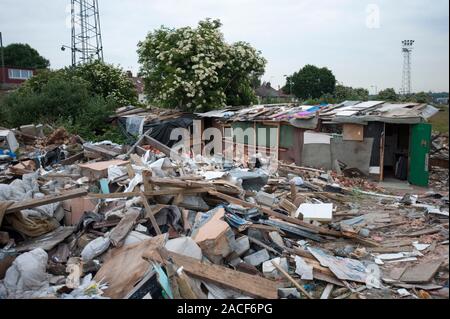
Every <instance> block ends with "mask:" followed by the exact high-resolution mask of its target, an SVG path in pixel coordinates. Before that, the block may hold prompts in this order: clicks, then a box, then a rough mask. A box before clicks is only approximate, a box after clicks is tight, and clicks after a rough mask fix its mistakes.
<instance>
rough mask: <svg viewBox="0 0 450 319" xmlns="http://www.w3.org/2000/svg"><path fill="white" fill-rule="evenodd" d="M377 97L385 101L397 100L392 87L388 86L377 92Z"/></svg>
mask: <svg viewBox="0 0 450 319" xmlns="http://www.w3.org/2000/svg"><path fill="white" fill-rule="evenodd" d="M377 99H378V100H380V101H386V102H397V101H398V100H399V96H398V94H397V93H396V92H395V90H394V89H392V88H389V89H385V90H382V91H380V92H378V97H377Z"/></svg>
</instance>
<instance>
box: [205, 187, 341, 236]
mask: <svg viewBox="0 0 450 319" xmlns="http://www.w3.org/2000/svg"><path fill="white" fill-rule="evenodd" d="M208 193H209V194H210V195H212V196H216V197H218V198H221V199H223V200H226V201H227V202H229V203H232V204H237V205H240V206H242V207H246V208H258V209H259V210H261V211H262V212H264V213H265V214H267V215H269V216H272V217H276V218H278V219H281V220H284V221H286V222H288V223H291V224H295V225H298V226H302V227H305V228H307V229H308V230H310V231H311V232H312V233H317V234H321V235H329V236H333V237H342V235H341V233H340V232H337V231H334V230H329V229H326V228H323V227H320V226H314V225H312V224H309V223H306V222H303V221H301V220H299V219H296V218H292V217H289V216H286V215H283V214H281V213H277V212H275V211H273V210H271V209H268V208H264V207H261V206H259V205H256V204H252V203H249V202H246V201H243V200H241V199H239V198H235V197H232V196H228V195H225V194H222V193H219V192H217V191H209V192H208Z"/></svg>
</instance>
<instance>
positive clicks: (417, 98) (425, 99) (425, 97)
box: [410, 92, 433, 103]
mask: <svg viewBox="0 0 450 319" xmlns="http://www.w3.org/2000/svg"><path fill="white" fill-rule="evenodd" d="M410 100H411V102H416V103H431V102H432V101H433V97H432V96H431V94H430V93H426V92H418V93H416V94H414V95H413V96H412V97H411V99H410Z"/></svg>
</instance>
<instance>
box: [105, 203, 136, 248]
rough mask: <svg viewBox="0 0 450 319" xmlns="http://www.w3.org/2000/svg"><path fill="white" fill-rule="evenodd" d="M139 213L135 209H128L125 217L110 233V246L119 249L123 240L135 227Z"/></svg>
mask: <svg viewBox="0 0 450 319" xmlns="http://www.w3.org/2000/svg"><path fill="white" fill-rule="evenodd" d="M139 215H140V212H139V211H138V210H136V209H132V208H130V209H129V210H128V212H127V213H126V214H125V216H124V217H123V218H122V219H121V220H120V222H119V224H117V226H116V227H114V229H113V230H112V231H111V233H110V235H109V239H110V240H111V244H113V246H116V247H120V246H121V244H122V243H123V240H124V239H125V237H126V236H127V235H128V233H129V232H130V231H131V229H132V228H133V226H134V225H135V222H136V219H137V218H138V217H139Z"/></svg>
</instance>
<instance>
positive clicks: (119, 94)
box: [65, 61, 137, 106]
mask: <svg viewBox="0 0 450 319" xmlns="http://www.w3.org/2000/svg"><path fill="white" fill-rule="evenodd" d="M65 72H67V73H68V74H70V75H72V76H76V77H80V78H82V79H83V80H85V81H87V82H89V83H90V86H91V91H92V92H93V93H94V94H98V95H100V96H103V97H104V98H105V99H109V98H112V99H113V100H114V101H116V103H117V105H118V106H127V105H135V104H136V103H137V92H136V89H135V87H134V84H133V82H132V81H131V80H130V79H129V78H128V76H127V75H126V73H125V72H124V71H123V70H122V69H121V68H119V67H115V66H114V65H111V64H106V63H103V62H101V61H93V62H91V63H86V64H82V65H79V66H76V67H75V68H68V69H66V70H65Z"/></svg>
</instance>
